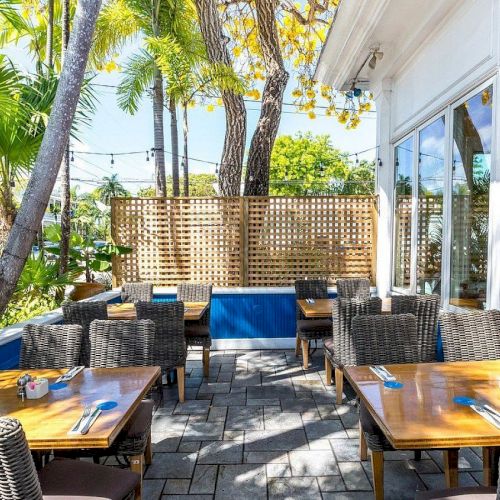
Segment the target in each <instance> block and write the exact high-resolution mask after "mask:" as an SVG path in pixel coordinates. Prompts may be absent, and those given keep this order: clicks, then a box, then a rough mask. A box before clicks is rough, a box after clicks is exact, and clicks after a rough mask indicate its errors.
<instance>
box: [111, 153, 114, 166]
mask: <svg viewBox="0 0 500 500" xmlns="http://www.w3.org/2000/svg"><path fill="white" fill-rule="evenodd" d="M114 164H115V158H114V156H113V153H111V165H114Z"/></svg>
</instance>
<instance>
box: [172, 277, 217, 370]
mask: <svg viewBox="0 0 500 500" xmlns="http://www.w3.org/2000/svg"><path fill="white" fill-rule="evenodd" d="M177 300H179V301H183V302H208V309H207V311H206V312H205V314H204V315H203V317H202V318H201V319H200V320H199V321H186V323H185V335H186V343H187V345H188V347H189V346H198V347H201V348H202V349H203V375H204V376H205V377H208V375H209V373H210V347H211V345H212V336H211V334H210V308H211V305H212V285H211V284H201V283H179V285H178V286H177Z"/></svg>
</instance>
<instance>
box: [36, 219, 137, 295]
mask: <svg viewBox="0 0 500 500" xmlns="http://www.w3.org/2000/svg"><path fill="white" fill-rule="evenodd" d="M54 226H55V227H54ZM60 234H61V228H60V226H58V225H57V226H56V225H55V224H54V225H52V226H49V227H48V228H47V230H46V236H47V239H48V240H49V241H50V242H51V243H52V244H51V245H50V246H48V247H47V248H46V251H47V252H48V253H51V254H54V255H57V256H58V255H60V248H59V242H60ZM131 252H132V249H131V248H130V247H124V246H119V245H114V244H112V243H108V242H104V241H94V240H93V239H92V238H84V237H83V236H81V235H79V234H77V233H71V237H70V248H69V258H70V266H75V265H76V266H78V267H79V269H80V272H81V274H83V273H84V274H85V281H84V282H78V281H77V282H75V283H73V285H74V287H75V288H74V290H73V291H72V292H71V294H70V299H71V300H82V299H85V298H88V297H92V296H93V295H97V294H98V293H101V292H103V291H104V289H105V286H104V285H103V284H102V283H99V282H97V281H96V274H97V273H107V272H110V271H111V268H112V259H113V256H119V255H125V254H128V253H131Z"/></svg>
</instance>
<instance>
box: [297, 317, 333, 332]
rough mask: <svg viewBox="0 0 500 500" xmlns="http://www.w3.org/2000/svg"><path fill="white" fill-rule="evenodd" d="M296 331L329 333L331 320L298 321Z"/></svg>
mask: <svg viewBox="0 0 500 500" xmlns="http://www.w3.org/2000/svg"><path fill="white" fill-rule="evenodd" d="M297 330H298V331H299V332H319V331H325V332H329V333H331V331H332V320H331V319H298V320H297Z"/></svg>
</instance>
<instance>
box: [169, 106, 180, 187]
mask: <svg viewBox="0 0 500 500" xmlns="http://www.w3.org/2000/svg"><path fill="white" fill-rule="evenodd" d="M168 110H169V112H170V142H171V143H172V194H173V196H180V194H181V192H180V188H179V132H178V130H177V107H176V105H175V101H174V100H173V99H170V100H169V103H168Z"/></svg>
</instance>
